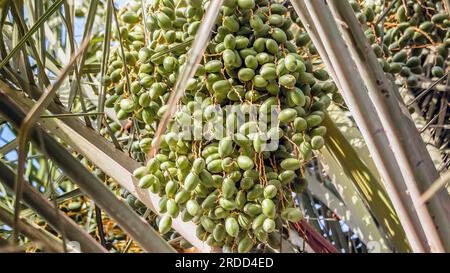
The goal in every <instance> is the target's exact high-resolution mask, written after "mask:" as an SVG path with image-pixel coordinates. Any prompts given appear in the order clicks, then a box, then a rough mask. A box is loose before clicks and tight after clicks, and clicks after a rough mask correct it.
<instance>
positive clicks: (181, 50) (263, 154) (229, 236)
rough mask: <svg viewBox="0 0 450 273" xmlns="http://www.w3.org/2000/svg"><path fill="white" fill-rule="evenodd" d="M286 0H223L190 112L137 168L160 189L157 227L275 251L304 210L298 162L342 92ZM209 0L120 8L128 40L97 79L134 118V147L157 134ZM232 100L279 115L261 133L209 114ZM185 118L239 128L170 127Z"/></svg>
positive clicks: (309, 151) (190, 88)
mask: <svg viewBox="0 0 450 273" xmlns="http://www.w3.org/2000/svg"><path fill="white" fill-rule="evenodd" d="M284 2H285V1H275V0H270V1H269V0H225V1H224V4H223V7H222V8H221V11H220V14H219V18H218V19H217V22H216V27H215V28H214V31H213V35H212V38H211V41H210V43H209V44H208V47H207V48H206V51H205V54H204V56H203V58H202V61H201V63H200V64H198V67H197V70H196V74H195V76H194V77H193V78H192V79H190V80H189V82H188V85H187V88H186V91H185V94H184V96H183V97H182V98H181V100H180V106H183V107H185V109H187V110H186V111H178V112H177V114H176V116H175V117H174V118H173V119H172V120H171V121H170V122H169V125H168V129H167V131H166V132H165V134H164V135H163V136H162V143H161V147H160V149H159V151H158V153H157V154H156V155H155V156H154V157H153V158H151V159H149V160H148V161H147V163H146V164H145V166H142V167H140V168H138V169H136V170H135V172H134V176H135V177H136V178H137V179H139V186H140V187H142V188H144V189H149V190H150V191H151V192H153V193H154V194H158V195H159V196H160V197H161V199H160V204H159V208H158V209H159V212H160V214H161V217H160V218H159V220H158V227H159V231H160V232H161V233H162V234H165V233H170V232H171V225H172V220H173V218H176V217H180V218H181V219H182V220H183V221H186V222H188V221H191V222H193V223H195V224H196V226H197V231H196V232H197V237H198V238H199V239H201V240H203V241H205V242H206V243H207V244H208V245H210V246H211V247H220V248H221V249H222V251H224V252H249V251H254V250H255V249H256V246H258V245H259V246H260V245H261V244H262V245H269V246H271V247H273V248H278V247H279V246H280V243H281V238H282V236H281V234H282V233H283V232H282V231H283V229H284V228H286V227H287V226H288V223H289V222H298V221H299V220H300V219H301V217H302V213H301V211H300V209H299V208H298V206H297V205H296V203H295V201H294V198H293V192H298V191H301V190H304V187H305V186H306V181H305V179H304V178H303V176H302V173H303V168H304V167H303V166H304V165H305V164H306V163H307V162H308V161H309V160H310V159H311V157H312V155H313V151H314V150H320V149H321V148H322V147H323V146H324V144H325V140H324V136H325V134H326V127H325V126H323V125H322V121H323V119H324V115H325V112H324V111H325V109H326V108H327V107H328V105H329V104H330V103H331V101H332V96H333V94H335V93H336V92H337V90H336V86H335V84H334V83H333V82H332V81H330V80H329V76H328V73H327V72H326V71H325V70H322V69H316V68H315V67H314V65H313V63H312V61H311V60H310V59H309V58H308V57H307V55H306V54H304V53H305V52H303V51H302V50H301V47H299V46H298V45H297V44H298V43H297V42H296V38H295V36H296V35H294V34H293V25H294V24H292V23H293V22H294V20H295V15H294V14H293V13H294V11H293V10H292V9H291V8H290V7H288V6H287V5H286V3H284ZM209 3H210V1H202V0H153V1H150V5H149V7H148V10H147V13H146V14H145V16H143V14H141V9H140V2H139V1H138V2H137V3H135V4H130V5H129V6H128V7H127V8H126V9H125V10H122V11H121V12H120V13H119V17H120V20H121V23H122V26H121V27H120V29H115V30H114V32H115V36H114V37H115V38H116V39H118V38H119V37H120V40H121V43H122V46H123V52H122V46H118V47H117V48H116V49H115V50H113V51H112V53H111V58H110V60H109V69H108V73H107V76H105V77H104V78H103V79H102V82H103V84H104V85H105V86H107V90H108V97H107V100H106V105H107V106H108V107H112V108H114V109H115V110H116V112H117V116H118V118H119V119H133V120H134V121H135V122H134V123H133V124H134V126H136V127H137V128H136V129H137V131H138V132H139V140H138V141H136V142H135V143H133V146H132V150H133V152H135V153H136V154H139V153H140V154H145V153H147V152H148V151H149V149H150V148H151V147H152V145H153V143H154V135H155V128H156V127H157V124H158V122H159V121H160V119H161V118H162V117H163V115H164V114H165V112H166V111H167V101H168V99H169V96H170V94H171V92H172V91H173V88H174V86H175V84H176V81H177V78H178V75H179V74H180V72H181V71H182V70H183V67H184V66H185V65H187V64H186V59H187V57H188V51H189V46H190V43H191V42H192V40H193V38H194V37H195V35H196V34H197V31H198V29H199V27H200V23H201V19H202V17H203V15H204V13H205V10H206V8H207V6H208V5H209ZM144 19H145V25H144V23H143V21H144ZM298 30H299V29H298V28H297V29H296V31H298ZM119 34H120V35H119ZM199 35H202V34H199ZM128 82H129V83H130V84H129V85H128ZM226 106H236V107H242V108H246V107H248V108H251V107H254V108H255V109H256V111H257V112H258V113H259V115H260V116H268V115H270V114H271V113H272V110H273V109H276V110H277V114H278V115H277V122H276V124H275V125H273V124H272V127H271V129H270V130H268V131H267V132H266V131H261V128H260V127H259V125H258V123H256V122H255V121H252V120H246V121H244V122H243V123H242V124H241V123H238V121H237V118H236V117H235V116H234V115H215V114H214V111H213V110H214V109H215V108H216V107H220V108H224V107H226ZM198 119H200V120H201V122H200V123H199V124H196V125H195V122H194V120H198ZM262 120H265V121H266V122H268V119H262ZM180 123H181V124H184V125H186V124H193V123H194V126H193V131H196V130H199V131H202V132H203V131H204V128H205V127H206V126H207V125H206V124H223V126H224V127H225V128H227V125H229V124H233V125H236V124H238V126H233V128H235V129H233V130H232V131H231V132H228V134H227V135H226V136H224V137H222V138H213V139H207V140H206V139H202V140H197V139H195V140H188V139H186V138H184V137H183V136H184V132H181V133H178V132H175V131H174V128H175V125H176V124H180ZM270 139H276V140H277V143H276V144H277V145H276V149H273V150H267V149H264V145H265V143H266V142H267V141H269V140H270ZM129 196H131V195H129ZM127 199H131V200H130V201H131V204H133V206H134V205H136V206H137V203H139V202H138V201H136V200H134V199H133V197H128V196H127ZM135 203H136V204H135Z"/></svg>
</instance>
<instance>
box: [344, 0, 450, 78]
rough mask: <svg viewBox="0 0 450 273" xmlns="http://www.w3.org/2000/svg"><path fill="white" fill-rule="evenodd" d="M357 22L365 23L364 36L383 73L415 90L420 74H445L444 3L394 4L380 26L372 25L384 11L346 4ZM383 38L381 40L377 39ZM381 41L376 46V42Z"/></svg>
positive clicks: (449, 32)
mask: <svg viewBox="0 0 450 273" xmlns="http://www.w3.org/2000/svg"><path fill="white" fill-rule="evenodd" d="M350 2H351V3H352V7H353V9H354V11H355V12H356V13H357V14H358V18H362V19H363V20H362V19H360V21H361V23H363V24H366V23H367V26H368V28H367V30H366V32H365V33H366V36H367V37H368V39H369V40H370V42H371V43H372V48H373V50H374V52H375V54H376V55H377V57H378V58H379V62H380V64H381V65H382V66H383V69H384V71H385V72H387V73H392V74H398V75H400V76H401V77H403V78H405V79H406V82H407V84H408V85H409V86H411V87H415V86H416V85H417V83H418V79H419V78H420V75H423V76H425V77H437V78H440V77H442V76H444V74H445V73H446V67H447V64H446V60H447V58H448V48H449V47H450V18H449V14H448V12H447V11H446V10H445V3H444V2H445V1H441V0H426V1H415V0H406V1H397V2H396V3H395V5H394V6H393V8H392V9H391V10H390V12H389V13H388V14H387V16H386V17H385V20H386V22H387V24H386V26H385V29H384V31H382V28H381V25H382V24H381V23H379V24H378V25H374V23H375V19H376V18H377V16H376V15H377V14H378V15H381V14H382V13H383V10H384V8H383V7H382V6H378V5H369V6H367V5H366V6H365V7H364V8H363V9H361V8H360V5H359V3H358V2H357V1H354V0H353V1H350ZM381 37H383V38H381ZM381 39H382V41H383V43H382V44H380V41H381Z"/></svg>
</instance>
